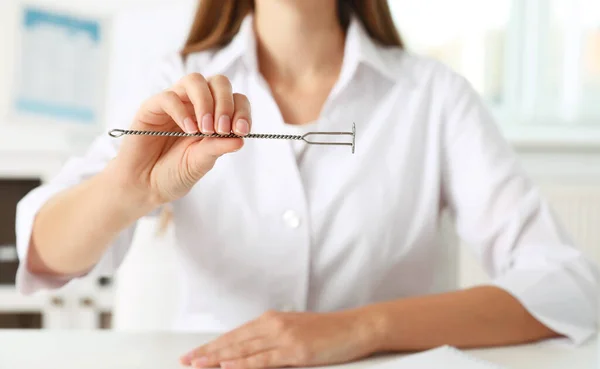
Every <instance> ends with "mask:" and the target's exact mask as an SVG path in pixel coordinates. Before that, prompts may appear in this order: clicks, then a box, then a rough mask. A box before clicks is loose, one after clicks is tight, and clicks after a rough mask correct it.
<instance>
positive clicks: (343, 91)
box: [17, 17, 600, 342]
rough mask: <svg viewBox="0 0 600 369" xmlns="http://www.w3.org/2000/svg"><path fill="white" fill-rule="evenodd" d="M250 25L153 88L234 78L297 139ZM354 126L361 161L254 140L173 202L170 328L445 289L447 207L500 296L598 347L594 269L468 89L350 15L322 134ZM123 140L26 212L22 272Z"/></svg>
mask: <svg viewBox="0 0 600 369" xmlns="http://www.w3.org/2000/svg"><path fill="white" fill-rule="evenodd" d="M251 22H252V18H251V17H248V18H247V19H246V21H245V22H244V24H243V26H242V29H241V31H240V33H239V34H238V35H237V37H236V38H235V39H234V40H233V41H232V42H231V43H230V44H229V45H228V46H226V47H224V48H223V49H221V50H218V51H206V52H201V53H197V54H194V55H192V56H190V57H189V58H188V60H187V61H186V62H185V64H184V63H183V62H182V61H181V59H180V58H179V57H173V58H171V59H169V60H168V61H167V62H166V63H165V65H164V68H163V69H162V71H161V74H160V76H159V79H158V80H159V82H158V85H157V88H156V89H155V91H153V92H158V91H159V90H162V89H164V88H167V87H169V86H171V85H172V84H174V83H175V82H176V81H178V80H179V79H180V78H181V77H183V76H184V75H186V74H188V73H191V72H200V73H202V74H204V75H207V76H210V75H214V74H224V75H226V76H228V77H229V78H230V80H231V81H232V84H233V86H234V89H235V91H236V92H241V93H244V94H246V95H247V96H248V97H249V99H250V102H251V104H252V110H253V122H254V127H253V131H254V132H282V133H286V132H288V131H289V132H293V131H294V129H293V128H291V127H289V126H286V124H285V123H284V122H283V120H282V117H281V114H280V112H279V110H278V107H277V105H276V103H275V101H274V99H273V97H272V95H271V94H270V91H269V89H268V87H267V85H266V83H265V82H264V81H263V79H262V78H261V76H260V73H259V72H258V68H257V62H256V54H255V47H254V46H255V43H254V35H253V32H252V27H251ZM353 122H355V123H356V127H357V137H356V154H355V155H352V154H351V151H350V149H349V148H346V147H329V146H310V147H306V150H304V151H303V152H302V157H301V160H297V155H296V154H297V152H296V151H295V150H294V147H293V146H292V144H291V143H290V142H288V141H278V140H253V139H247V140H246V142H245V146H244V148H243V149H242V150H241V151H239V152H237V153H234V154H230V155H226V156H224V157H222V158H221V159H219V161H218V162H217V164H216V166H215V167H214V169H213V170H212V171H211V172H210V173H208V174H207V175H206V176H205V177H204V178H203V179H202V180H201V181H200V182H199V183H198V184H197V185H196V186H195V187H194V188H193V189H192V190H191V192H190V193H189V194H188V195H187V196H185V197H184V198H182V199H180V200H178V201H175V202H174V203H173V204H171V205H172V207H173V211H174V226H175V234H176V238H177V245H178V249H177V252H178V254H179V256H180V258H179V260H180V266H179V270H180V274H181V280H182V281H183V282H182V283H183V286H182V288H183V290H184V291H185V296H186V298H185V301H184V302H183V305H182V309H181V311H180V318H179V323H178V324H177V327H174V329H187V330H206V331H222V330H226V329H231V328H233V327H235V326H237V325H239V324H242V323H244V322H246V321H248V320H250V319H253V318H255V317H257V316H258V315H260V314H261V313H263V312H264V311H266V310H268V309H279V310H298V311H305V310H309V311H332V310H339V309H346V308H352V307H356V306H360V305H365V304H369V303H374V302H377V301H383V300H391V299H400V298H403V297H407V296H415V295H421V294H428V293H434V292H439V291H442V290H444V289H445V288H447V287H448V286H445V283H444V282H445V278H446V275H445V273H444V268H443V267H440V263H439V259H440V257H439V256H440V255H444V254H445V250H444V247H446V246H445V244H444V243H443V242H440V240H439V239H438V238H437V237H436V235H437V233H436V232H437V230H438V227H439V225H440V214H441V212H442V210H443V209H445V208H448V209H449V210H451V212H452V213H453V214H454V216H455V220H456V224H457V231H458V234H459V235H460V236H461V237H462V238H463V239H465V240H466V241H467V242H468V243H469V244H471V245H473V247H474V252H475V254H476V255H477V256H478V257H479V259H480V261H481V263H482V264H483V266H484V267H485V270H486V271H487V272H488V273H489V274H490V275H491V277H492V278H493V282H492V283H493V284H494V285H496V286H499V287H501V288H503V289H505V290H507V291H508V292H510V293H511V294H512V295H514V296H515V297H516V298H517V299H518V300H519V301H521V303H523V305H524V306H525V307H526V308H527V309H528V310H529V311H530V312H531V313H532V314H533V315H534V316H535V317H536V318H538V319H539V320H540V321H542V322H543V323H545V324H547V325H548V326H549V327H551V328H553V329H555V330H556V331H558V332H560V333H563V334H565V335H567V336H568V337H570V338H571V339H573V340H574V341H575V342H580V341H583V340H585V339H586V338H588V337H590V336H591V335H592V334H593V332H594V331H595V329H596V323H597V316H596V314H597V311H598V307H597V304H598V293H599V291H600V283H599V277H598V273H597V271H596V269H594V267H593V266H592V265H591V263H590V262H589V261H588V260H586V259H585V258H584V256H583V255H582V254H581V253H580V252H579V251H578V250H577V249H576V248H575V247H573V245H572V242H571V240H570V239H569V238H568V237H567V236H566V235H565V233H564V231H563V229H562V228H561V226H560V225H559V224H557V222H556V219H555V218H554V216H553V215H552V213H551V211H550V209H549V207H548V204H547V202H546V201H545V200H544V199H543V198H542V197H541V196H540V193H539V191H538V189H537V188H536V187H535V186H534V185H533V184H532V183H531V181H530V180H529V179H528V178H527V176H526V175H525V174H524V173H523V170H522V168H521V167H520V166H519V163H518V161H517V158H516V157H515V155H514V153H513V152H512V151H511V149H510V147H509V145H508V144H507V143H506V142H505V141H504V140H503V138H502V136H501V135H500V133H499V131H498V130H497V128H496V126H495V124H494V121H493V119H492V117H491V116H490V114H489V113H488V110H487V109H486V108H485V106H484V104H483V103H482V101H481V100H480V98H479V97H478V95H477V94H476V93H475V92H474V91H473V89H472V88H471V87H470V85H469V84H468V83H467V82H466V81H465V79H464V78H462V77H460V76H458V75H456V74H454V73H453V72H451V71H450V70H449V69H447V68H446V67H444V66H443V65H441V64H440V63H438V62H435V61H433V60H429V59H426V58H422V57H417V56H414V55H411V54H409V53H407V52H404V51H401V50H399V49H395V48H391V49H386V48H383V47H381V46H378V45H377V44H375V43H374V42H373V41H372V40H371V39H370V38H369V37H368V36H367V34H366V32H365V30H364V29H363V28H362V27H361V25H360V24H359V23H358V22H357V21H356V20H353V21H352V22H351V25H350V29H349V32H348V35H347V43H346V49H345V58H344V64H343V68H342V72H341V77H340V79H339V81H338V83H337V84H336V86H335V88H334V89H333V91H332V93H331V95H330V96H329V98H328V100H327V102H326V104H325V107H324V109H323V111H322V114H321V118H320V119H319V121H318V122H317V127H318V129H320V130H324V131H348V130H350V128H351V125H352V123H353ZM129 123H130V122H129V121H127V120H124V121H123V122H120V123H119V124H120V126H121V127H127V126H128V125H129ZM117 143H118V140H115V139H112V138H109V137H108V136H107V135H103V136H102V137H99V138H98V140H97V141H96V143H95V144H94V145H93V146H92V147H91V148H90V150H89V151H88V152H87V154H86V155H84V156H82V157H78V158H73V159H72V160H71V161H69V162H68V163H67V164H66V165H65V167H64V168H63V170H62V171H61V173H60V174H59V175H58V176H57V177H56V178H54V179H53V180H52V181H51V182H49V183H47V184H45V185H43V186H42V187H40V188H38V189H37V190H35V191H33V192H32V193H30V194H29V195H28V196H27V197H26V198H24V199H23V200H22V201H21V202H20V204H19V206H18V215H17V218H18V219H17V221H18V222H17V236H18V240H17V243H18V245H17V246H18V251H19V255H20V258H21V259H22V260H24V259H25V258H26V255H27V250H28V247H29V240H30V235H31V229H32V224H33V220H34V217H35V215H36V212H37V211H38V210H39V209H40V207H41V206H42V205H43V204H44V202H46V201H47V200H48V198H50V197H51V196H53V195H54V194H56V193H57V192H58V191H61V190H62V189H65V188H68V187H70V186H73V185H75V184H76V183H78V182H80V181H81V180H83V179H85V178H88V177H90V176H92V175H94V174H95V173H97V172H98V171H101V170H102V169H103V167H104V166H105V165H106V163H107V161H108V160H110V159H111V158H113V157H114V156H115V154H116V151H117ZM296 149H297V147H296ZM298 158H299V157H298ZM133 231H134V228H133V227H132V228H131V229H127V230H125V231H123V233H122V234H121V235H120V237H119V238H118V239H116V240H115V241H114V243H113V244H112V245H111V246H110V248H109V249H108V250H107V252H106V254H105V256H104V258H103V260H102V261H101V262H100V264H99V265H98V266H97V270H102V271H106V272H112V271H113V270H114V269H115V268H117V267H118V266H119V263H120V262H121V261H122V259H123V257H124V255H125V254H126V252H127V249H128V247H129V245H130V241H131V238H132V234H133ZM67 282H68V281H67V280H52V279H49V278H44V277H41V276H37V275H33V274H32V273H30V272H29V271H28V270H27V269H26V268H25V266H24V264H21V267H20V269H19V271H18V286H19V289H20V290H21V291H23V292H24V293H31V292H34V291H37V290H40V289H48V288H58V287H61V286H63V285H64V284H65V283H67Z"/></svg>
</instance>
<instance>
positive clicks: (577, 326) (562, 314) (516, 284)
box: [492, 258, 600, 345]
mask: <svg viewBox="0 0 600 369" xmlns="http://www.w3.org/2000/svg"><path fill="white" fill-rule="evenodd" d="M492 284H493V285H495V286H496V287H499V288H502V289H503V290H505V291H507V292H508V293H510V294H511V295H512V296H513V297H515V298H516V299H517V300H518V301H519V302H520V303H521V304H522V305H523V306H524V307H525V309H527V311H528V312H529V313H530V314H531V315H533V317H535V318H536V319H537V320H538V321H540V322H541V323H542V324H544V325H545V326H547V327H548V328H550V329H552V330H553V331H555V332H556V333H558V334H561V335H563V336H565V337H567V338H569V339H570V340H571V342H573V343H574V344H576V345H580V344H581V343H583V342H585V341H586V340H588V339H589V338H591V337H592V336H595V334H596V333H597V329H598V316H599V303H598V298H599V296H598V294H599V293H600V292H599V291H600V278H599V276H598V270H597V269H595V267H594V266H593V265H591V264H590V263H589V262H587V261H586V260H585V259H583V258H579V259H576V260H571V261H569V262H566V263H564V264H562V265H560V266H557V267H556V268H555V269H552V270H548V269H515V270H511V271H510V272H508V273H507V274H505V275H504V276H501V277H499V278H497V279H495V280H494V281H493V283H492Z"/></svg>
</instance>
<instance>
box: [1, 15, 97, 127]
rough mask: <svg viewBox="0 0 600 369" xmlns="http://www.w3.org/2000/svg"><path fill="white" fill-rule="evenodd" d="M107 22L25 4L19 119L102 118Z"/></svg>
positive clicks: (16, 94)
mask: <svg viewBox="0 0 600 369" xmlns="http://www.w3.org/2000/svg"><path fill="white" fill-rule="evenodd" d="M105 24H106V21H105V20H103V19H94V18H92V17H90V16H86V17H83V16H77V15H74V14H70V13H67V12H60V11H55V10H51V9H45V8H41V7H33V6H24V7H23V8H22V12H21V19H20V24H19V28H20V29H19V30H18V38H19V40H18V41H17V48H18V50H17V53H16V55H17V60H16V63H15V76H14V88H13V98H12V107H11V110H12V112H11V113H12V115H13V116H15V117H17V120H23V119H27V120H31V119H34V120H36V121H39V120H40V119H41V120H44V121H48V122H58V123H69V124H71V123H72V124H79V125H88V126H89V125H97V124H99V122H100V121H101V119H102V114H103V110H104V102H105V98H104V95H105V90H106V86H105V80H106V78H107V55H106V50H107V49H108V47H107V45H106V43H107V38H108V34H107V30H106V29H105V28H106V25H105ZM19 118H22V119H19Z"/></svg>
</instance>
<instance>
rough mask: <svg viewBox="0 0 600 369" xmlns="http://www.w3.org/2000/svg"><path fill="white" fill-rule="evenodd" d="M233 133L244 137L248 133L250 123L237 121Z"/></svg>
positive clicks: (243, 120)
mask: <svg viewBox="0 0 600 369" xmlns="http://www.w3.org/2000/svg"><path fill="white" fill-rule="evenodd" d="M235 131H236V132H235V133H236V134H237V135H240V136H245V135H247V134H248V133H249V132H250V123H248V121H247V120H246V119H239V120H238V121H237V122H236V123H235Z"/></svg>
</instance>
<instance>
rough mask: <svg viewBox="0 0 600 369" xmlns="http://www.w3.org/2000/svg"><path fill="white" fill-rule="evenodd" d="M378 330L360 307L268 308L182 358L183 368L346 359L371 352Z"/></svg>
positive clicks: (256, 367) (231, 368)
mask: <svg viewBox="0 0 600 369" xmlns="http://www.w3.org/2000/svg"><path fill="white" fill-rule="evenodd" d="M376 332H377V329H376V328H375V325H374V324H373V320H372V319H370V318H369V317H367V316H366V315H365V314H364V312H363V311H359V310H353V311H344V312H334V313H282V312H267V313H265V314H264V315H263V316H261V317H260V318H258V319H256V320H253V321H251V322H249V323H247V324H245V325H243V326H241V327H240V328H237V329H235V330H233V331H231V332H229V333H226V334H224V335H223V336H221V337H219V338H217V339H216V340H214V341H212V342H210V343H208V344H206V345H203V346H200V347H198V348H197V349H195V350H193V351H192V352H190V353H188V354H187V355H185V356H184V357H182V358H181V362H182V364H184V365H187V366H190V365H191V366H193V367H197V368H216V367H221V368H223V369H265V368H274V367H286V366H288V367H289V366H296V367H297V366H303V367H306V366H315V365H329V364H339V363H343V362H348V361H352V360H356V359H360V358H363V357H366V356H369V355H371V354H373V353H374V351H375V350H374V349H375V337H376Z"/></svg>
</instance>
